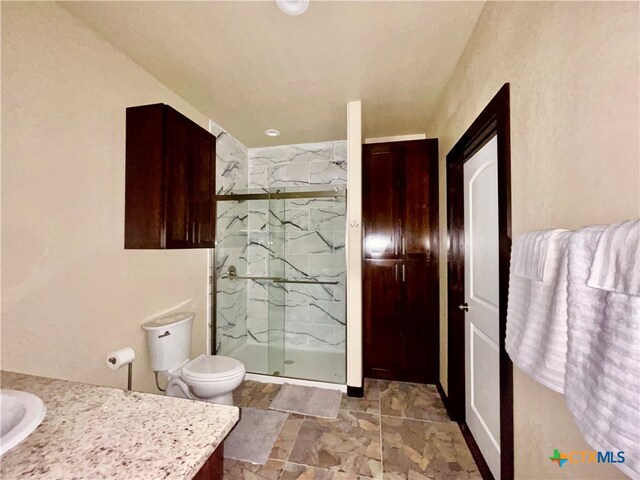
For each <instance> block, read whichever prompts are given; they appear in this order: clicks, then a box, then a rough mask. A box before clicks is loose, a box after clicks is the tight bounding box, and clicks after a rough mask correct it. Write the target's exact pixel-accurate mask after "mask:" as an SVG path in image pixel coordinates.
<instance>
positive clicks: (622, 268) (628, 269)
mask: <svg viewBox="0 0 640 480" xmlns="http://www.w3.org/2000/svg"><path fill="white" fill-rule="evenodd" d="M587 285H589V286H590V287H593V288H600V289H602V290H607V291H609V292H618V293H625V294H627V295H636V296H640V219H636V220H629V221H626V222H619V223H614V224H613V225H610V226H608V227H607V228H605V230H604V232H602V235H600V239H599V240H598V246H597V248H596V252H595V255H594V256H593V263H592V264H591V272H590V273H589V280H588V281H587Z"/></svg>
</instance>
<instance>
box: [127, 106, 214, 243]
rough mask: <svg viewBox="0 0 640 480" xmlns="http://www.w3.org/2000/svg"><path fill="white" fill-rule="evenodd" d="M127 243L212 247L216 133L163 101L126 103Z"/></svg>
mask: <svg viewBox="0 0 640 480" xmlns="http://www.w3.org/2000/svg"><path fill="white" fill-rule="evenodd" d="M126 135H127V138H126V163H127V165H126V192H125V229H124V246H125V248H144V249H162V248H166V249H169V248H213V247H214V244H215V220H216V203H215V182H216V173H215V165H216V138H215V137H214V136H213V135H211V134H210V133H209V132H208V131H206V130H205V129H204V128H202V127H200V126H199V125H197V124H196V123H195V122H193V121H191V120H189V119H188V118H187V117H185V116H184V115H182V114H181V113H179V112H177V111H176V110H174V109H173V108H171V107H170V106H168V105H164V104H161V103H159V104H154V105H143V106H139V107H129V108H127V132H126Z"/></svg>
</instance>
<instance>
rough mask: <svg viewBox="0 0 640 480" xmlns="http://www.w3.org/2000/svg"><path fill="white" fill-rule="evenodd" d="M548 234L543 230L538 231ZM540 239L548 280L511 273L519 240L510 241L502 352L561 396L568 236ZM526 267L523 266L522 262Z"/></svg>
mask: <svg viewBox="0 0 640 480" xmlns="http://www.w3.org/2000/svg"><path fill="white" fill-rule="evenodd" d="M542 233H547V232H542ZM549 233H550V234H549V235H544V236H543V235H537V232H534V234H526V235H525V236H524V237H525V242H526V243H528V244H529V245H530V244H531V243H532V242H531V241H530V239H531V238H532V237H534V238H544V243H545V246H544V250H545V251H546V257H547V258H546V259H545V262H544V263H545V275H543V276H544V277H546V281H544V282H542V281H537V280H531V279H529V278H525V277H523V276H520V275H518V274H517V273H516V272H515V268H514V266H515V265H517V264H518V259H517V257H518V255H521V254H523V252H526V251H527V250H528V248H523V249H518V248H516V246H517V245H518V243H519V242H520V240H521V238H522V237H520V238H518V239H517V240H516V241H515V242H514V248H513V250H512V253H511V266H512V267H511V272H510V275H509V298H508V301H507V333H506V339H505V349H506V351H507V353H508V354H509V356H510V357H511V360H512V361H513V363H514V365H516V366H517V367H518V368H520V369H521V370H523V371H524V372H525V373H527V374H528V375H530V376H531V377H532V378H533V379H535V380H536V381H538V382H540V383H541V384H543V385H544V386H546V387H548V388H550V389H552V390H554V391H556V392H559V393H563V391H564V375H565V361H566V353H567V281H566V279H567V245H568V242H569V235H570V232H568V231H559V230H555V231H550V232H549ZM521 263H525V262H521Z"/></svg>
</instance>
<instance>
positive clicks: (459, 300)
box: [446, 83, 514, 480]
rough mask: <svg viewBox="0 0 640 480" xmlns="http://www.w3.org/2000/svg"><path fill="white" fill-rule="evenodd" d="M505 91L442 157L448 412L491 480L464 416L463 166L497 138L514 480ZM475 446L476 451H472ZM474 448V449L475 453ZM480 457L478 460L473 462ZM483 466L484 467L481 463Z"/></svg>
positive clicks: (504, 376) (508, 460)
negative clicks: (445, 258)
mask: <svg viewBox="0 0 640 480" xmlns="http://www.w3.org/2000/svg"><path fill="white" fill-rule="evenodd" d="M509 110H510V87H509V84H508V83H505V84H504V85H503V86H502V88H501V89H500V90H499V91H498V93H497V94H496V95H495V96H494V97H493V98H492V99H491V101H490V102H489V104H488V105H487V106H486V107H485V108H484V110H482V112H481V113H480V115H479V116H478V118H476V119H475V120H474V121H473V123H472V124H471V126H470V127H469V128H468V129H467V131H466V132H465V133H464V135H462V137H461V138H460V139H459V140H458V142H457V143H456V144H455V145H454V147H453V148H452V149H451V151H450V152H449V153H448V154H447V159H446V168H447V233H448V235H449V248H448V254H447V283H448V284H447V290H448V303H447V327H448V340H447V342H448V343H447V346H448V350H447V358H448V376H447V382H448V387H449V388H448V394H447V403H448V407H449V408H448V410H449V414H450V416H451V418H452V420H455V421H457V422H458V423H459V424H460V426H461V428H462V431H463V434H465V437H466V439H467V442H468V443H470V446H471V447H472V448H471V450H472V453H473V454H474V458H476V461H477V462H478V464H479V465H480V469H481V473H482V474H483V478H487V477H488V478H491V477H492V475H491V473H490V472H489V469H488V467H487V466H486V462H484V458H482V455H481V454H480V450H479V449H478V448H477V445H475V440H474V439H473V436H472V435H471V433H470V432H469V430H468V428H467V427H466V417H465V316H464V312H463V311H462V310H460V309H459V308H458V306H459V305H461V304H463V303H464V299H465V289H464V164H465V162H466V161H467V160H469V159H470V158H471V157H472V156H473V155H474V154H475V153H476V152H477V151H478V150H479V149H480V148H482V147H483V146H484V145H485V144H486V143H487V142H488V141H489V140H490V139H491V138H493V137H494V136H495V135H498V146H497V149H498V159H497V161H498V261H499V266H498V275H499V279H498V282H499V287H498V288H499V290H498V292H499V294H498V295H499V302H500V307H499V322H500V325H499V333H500V345H499V347H500V351H499V359H500V472H501V477H502V478H503V479H507V480H512V479H513V475H514V472H513V367H512V364H511V360H510V358H509V356H508V354H507V353H506V351H505V347H504V340H505V333H506V325H507V294H508V286H509V260H510V255H511V140H510V133H511V126H510V118H509ZM473 447H475V448H473ZM474 450H475V451H474ZM478 456H479V458H478ZM483 463H484V465H482V464H483ZM482 467H485V468H482Z"/></svg>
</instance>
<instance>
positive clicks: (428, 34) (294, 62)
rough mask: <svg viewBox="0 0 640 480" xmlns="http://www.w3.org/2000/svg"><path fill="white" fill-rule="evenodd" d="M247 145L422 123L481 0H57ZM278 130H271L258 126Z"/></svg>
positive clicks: (373, 132) (403, 130) (406, 128)
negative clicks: (292, 4) (351, 104)
mask: <svg viewBox="0 0 640 480" xmlns="http://www.w3.org/2000/svg"><path fill="white" fill-rule="evenodd" d="M61 3H62V5H63V6H64V7H65V8H66V9H67V10H68V11H69V12H71V13H72V14H73V15H74V16H76V17H77V18H78V19H80V20H81V21H82V22H84V23H85V24H86V25H88V26H89V27H90V28H91V29H93V30H94V31H95V32H97V33H98V34H99V35H100V36H102V37H103V38H105V39H106V40H108V41H109V42H111V43H112V44H113V45H115V47H116V48H118V49H119V50H121V51H122V52H124V53H125V54H126V55H128V56H129V57H130V58H131V59H133V60H134V61H135V62H136V63H138V64H139V65H141V66H142V67H143V68H145V69H146V70H147V71H149V72H150V73H151V74H152V75H154V76H155V77H156V78H158V79H159V80H160V81H162V82H163V83H164V84H166V85H167V86H168V87H170V88H171V89H172V90H174V91H175V92H176V93H178V94H179V95H180V96H182V97H183V98H184V99H186V100H187V101H188V102H190V103H191V104H192V105H193V106H194V107H196V108H198V109H199V110H200V111H201V112H202V113H203V114H205V115H207V116H209V117H210V118H212V119H213V120H214V121H215V122H217V123H218V124H220V125H222V126H223V127H224V128H225V129H227V130H228V131H229V132H230V133H231V134H233V135H234V136H236V137H237V138H238V139H240V140H241V141H242V142H244V143H245V144H246V145H247V146H250V147H255V146H266V145H277V144H289V143H303V142H315V141H323V140H332V139H341V138H346V103H347V102H348V101H351V100H362V102H363V107H362V109H363V131H364V135H365V137H381V136H389V135H403V134H410V133H421V132H424V131H425V128H426V124H427V122H428V120H429V118H430V114H431V112H432V110H433V109H434V107H435V102H436V101H437V99H438V96H439V95H440V93H441V92H442V90H443V89H444V87H445V85H446V83H447V81H448V79H449V76H450V75H451V73H452V71H453V69H454V68H455V65H456V63H457V62H458V59H459V57H460V55H461V54H462V51H463V50H464V47H465V44H466V42H467V39H468V38H469V35H470V34H471V31H472V30H473V27H474V25H475V22H476V20H477V18H478V15H479V14H480V10H481V9H482V7H483V5H484V4H483V3H482V2H457V1H455V2H408V1H396V2H333V1H328V2H320V1H314V0H311V5H310V7H309V9H308V10H307V12H306V13H305V14H303V15H301V16H298V17H290V16H287V15H285V14H283V13H282V12H280V10H278V8H277V6H276V3H275V1H264V2H61ZM267 128H277V129H279V130H280V131H281V132H282V135H281V136H280V137H277V138H275V139H270V138H268V137H266V136H265V135H264V133H263V132H264V130H265V129H267Z"/></svg>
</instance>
